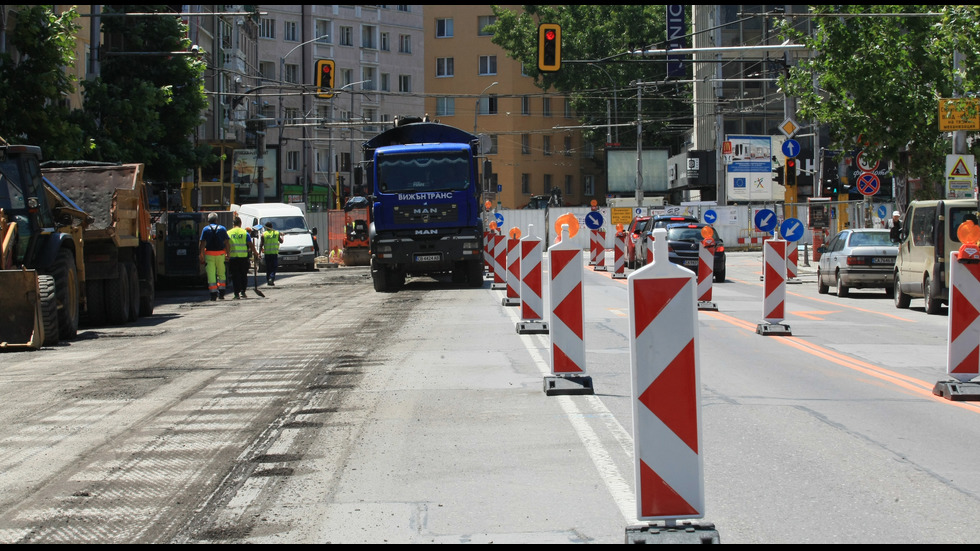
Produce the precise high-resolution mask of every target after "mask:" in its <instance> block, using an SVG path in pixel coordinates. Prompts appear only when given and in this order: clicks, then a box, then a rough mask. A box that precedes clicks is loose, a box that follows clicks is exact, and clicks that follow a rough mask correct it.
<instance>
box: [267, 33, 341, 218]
mask: <svg viewBox="0 0 980 551" xmlns="http://www.w3.org/2000/svg"><path fill="white" fill-rule="evenodd" d="M325 38H330V35H326V34H325V35H322V36H318V37H316V38H311V39H310V40H307V41H306V42H300V43H299V44H297V45H296V46H294V47H293V49H291V50H289V51H288V52H286V54H285V55H284V56H282V57H280V58H279V147H278V157H279V160H278V162H277V163H276V180H277V182H276V183H281V182H282V131H283V127H284V126H286V115H285V111H284V107H283V103H282V88H283V86H282V85H283V82H284V80H283V77H284V75H283V73H284V72H286V58H287V57H289V54H291V53H293V52H295V51H296V50H298V49H300V48H301V47H303V46H306V45H307V44H310V43H312V42H316V41H318V40H323V39H325ZM303 101H306V96H305V95H304V96H303ZM303 107H304V110H305V107H306V105H305V104H304V105H303ZM303 132H306V130H305V129H304V130H303ZM308 200H309V191H308V189H307V178H306V167H305V166H304V167H303V204H304V205H305V204H306V203H307V202H308Z"/></svg>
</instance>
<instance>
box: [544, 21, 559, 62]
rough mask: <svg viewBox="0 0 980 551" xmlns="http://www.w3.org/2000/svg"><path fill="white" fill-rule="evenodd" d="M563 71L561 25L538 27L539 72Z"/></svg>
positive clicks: (547, 24) (548, 24)
mask: <svg viewBox="0 0 980 551" xmlns="http://www.w3.org/2000/svg"><path fill="white" fill-rule="evenodd" d="M558 69H561V25H558V24H556V23H542V24H541V25H538V70H539V71H544V72H552V71H557V70H558Z"/></svg>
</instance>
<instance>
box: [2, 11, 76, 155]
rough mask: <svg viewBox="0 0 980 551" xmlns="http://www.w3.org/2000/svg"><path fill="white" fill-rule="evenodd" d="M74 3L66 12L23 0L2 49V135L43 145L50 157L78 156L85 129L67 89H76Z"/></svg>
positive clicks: (9, 139)
mask: <svg viewBox="0 0 980 551" xmlns="http://www.w3.org/2000/svg"><path fill="white" fill-rule="evenodd" d="M77 18H78V12H77V11H75V9H74V8H72V9H70V10H68V11H65V12H63V13H61V14H55V13H53V12H52V11H51V6H23V7H22V8H21V9H20V10H18V11H17V15H16V18H15V19H14V21H15V23H14V24H13V25H11V26H10V27H9V28H8V29H7V31H8V33H9V34H8V41H9V46H10V47H8V49H7V51H5V52H3V53H2V54H0V136H2V137H4V138H5V139H6V140H7V141H8V142H11V143H14V142H20V143H25V144H30V145H38V146H40V147H41V151H42V153H43V154H44V156H45V158H49V159H56V158H65V157H72V156H75V155H76V154H77V153H78V152H79V151H80V150H81V145H82V141H83V134H82V130H81V128H80V127H79V125H78V124H77V121H76V120H75V119H74V118H73V117H72V116H71V115H70V113H69V108H68V106H67V104H66V103H65V102H64V101H63V98H64V96H65V95H67V94H70V93H72V92H74V91H75V85H74V82H73V80H72V77H71V76H70V73H68V72H67V71H65V70H64V68H65V67H72V66H74V54H75V51H74V48H75V41H74V36H75V33H76V32H77V30H78V25H76V24H75V23H74V21H75V19H77Z"/></svg>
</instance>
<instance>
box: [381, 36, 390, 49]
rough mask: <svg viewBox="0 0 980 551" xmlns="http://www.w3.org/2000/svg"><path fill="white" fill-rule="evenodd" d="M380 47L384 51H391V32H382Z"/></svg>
mask: <svg viewBox="0 0 980 551" xmlns="http://www.w3.org/2000/svg"><path fill="white" fill-rule="evenodd" d="M380 49H381V51H382V52H390V51H391V35H390V34H389V33H381V44H380Z"/></svg>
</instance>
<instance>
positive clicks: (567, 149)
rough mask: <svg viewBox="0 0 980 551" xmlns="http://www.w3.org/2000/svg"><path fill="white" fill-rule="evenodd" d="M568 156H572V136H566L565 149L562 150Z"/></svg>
mask: <svg viewBox="0 0 980 551" xmlns="http://www.w3.org/2000/svg"><path fill="white" fill-rule="evenodd" d="M562 153H564V155H565V156H566V157H571V156H572V137H571V136H565V149H564V151H562Z"/></svg>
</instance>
